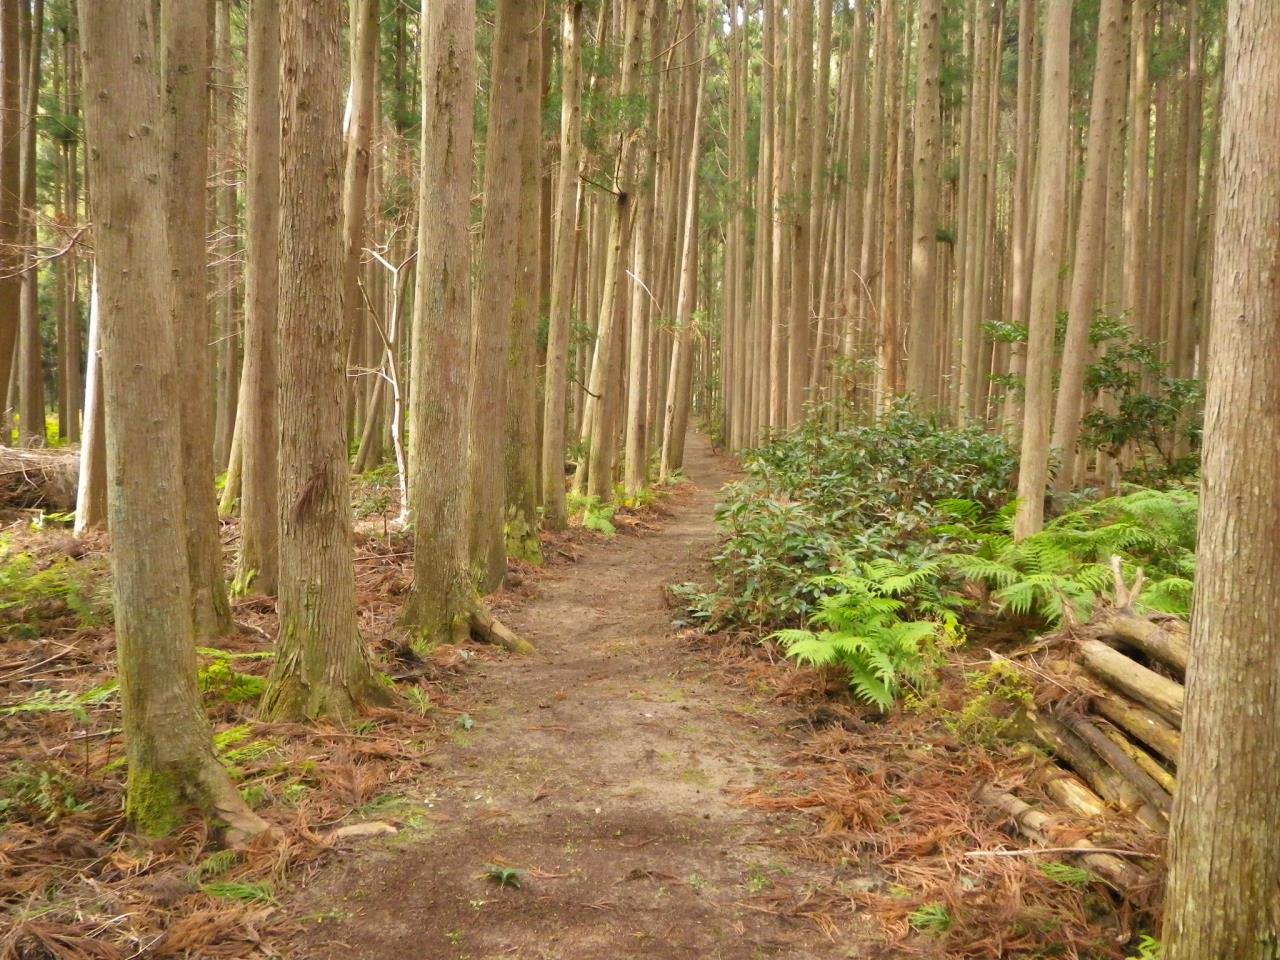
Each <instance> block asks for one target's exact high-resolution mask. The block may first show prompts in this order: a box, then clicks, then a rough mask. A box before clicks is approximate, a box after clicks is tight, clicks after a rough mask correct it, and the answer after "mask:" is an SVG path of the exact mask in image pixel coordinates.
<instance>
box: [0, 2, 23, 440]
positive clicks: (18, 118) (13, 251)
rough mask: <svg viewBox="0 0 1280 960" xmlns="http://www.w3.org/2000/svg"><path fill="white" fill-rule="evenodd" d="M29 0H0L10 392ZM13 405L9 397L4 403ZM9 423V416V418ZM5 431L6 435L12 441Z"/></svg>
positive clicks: (3, 281) (18, 299) (0, 140)
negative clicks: (23, 36)
mask: <svg viewBox="0 0 1280 960" xmlns="http://www.w3.org/2000/svg"><path fill="white" fill-rule="evenodd" d="M22 3H23V0H0V389H2V390H4V391H5V396H6V397H7V396H8V390H9V382H10V380H11V379H12V376H13V373H14V359H15V352H16V349H17V346H18V329H19V316H20V313H21V310H22V255H21V248H20V245H19V241H20V238H21V235H20V229H19V221H20V219H21V211H22V204H21V196H22V129H23V126H24V123H23V116H22V54H21V49H22V47H21V43H20V38H19V30H18V25H19V22H20V20H21V12H22ZM4 406H5V407H6V410H7V407H8V403H7V401H6V403H5V404H4ZM4 421H5V423H6V424H8V423H9V419H8V417H7V415H6V417H5V418H4ZM9 439H10V438H9V437H8V436H5V437H4V441H5V442H6V443H7V442H9Z"/></svg>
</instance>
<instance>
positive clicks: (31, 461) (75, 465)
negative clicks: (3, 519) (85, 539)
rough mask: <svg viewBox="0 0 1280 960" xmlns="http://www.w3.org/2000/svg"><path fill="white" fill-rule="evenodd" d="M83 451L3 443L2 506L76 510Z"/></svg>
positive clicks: (0, 450)
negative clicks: (18, 446) (19, 448)
mask: <svg viewBox="0 0 1280 960" xmlns="http://www.w3.org/2000/svg"><path fill="white" fill-rule="evenodd" d="M79 473H80V455H79V453H78V452H77V451H75V450H67V449H62V448H55V449H48V450H18V449H15V448H13V447H5V446H0V506H4V507H8V508H10V509H22V510H34V509H41V510H73V509H75V505H76V481H77V478H78V477H79Z"/></svg>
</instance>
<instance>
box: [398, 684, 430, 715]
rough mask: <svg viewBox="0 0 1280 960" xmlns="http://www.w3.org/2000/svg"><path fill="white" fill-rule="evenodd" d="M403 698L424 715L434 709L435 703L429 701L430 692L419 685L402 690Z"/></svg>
mask: <svg viewBox="0 0 1280 960" xmlns="http://www.w3.org/2000/svg"><path fill="white" fill-rule="evenodd" d="M404 698H405V699H406V700H408V701H409V702H410V703H411V704H413V706H414V709H416V710H417V711H418V713H420V714H422V715H423V716H424V717H425V716H426V715H427V714H428V713H430V712H431V711H432V710H434V709H435V704H433V703H432V702H431V694H429V693H427V691H426V690H423V689H422V688H421V687H409V688H408V689H407V690H405V691H404Z"/></svg>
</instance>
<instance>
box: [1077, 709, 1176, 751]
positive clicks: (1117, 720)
mask: <svg viewBox="0 0 1280 960" xmlns="http://www.w3.org/2000/svg"><path fill="white" fill-rule="evenodd" d="M1091 703H1092V706H1093V710H1094V712H1095V713H1097V714H1098V715H1100V716H1103V717H1106V718H1107V719H1108V720H1110V721H1111V722H1112V723H1114V724H1115V725H1116V726H1117V727H1119V728H1120V729H1121V730H1123V731H1125V733H1127V734H1129V736H1131V737H1133V738H1134V739H1136V740H1140V741H1142V742H1143V743H1145V744H1146V745H1147V746H1148V747H1150V748H1151V749H1152V750H1154V751H1155V752H1156V753H1158V754H1159V755H1160V756H1162V757H1163V758H1164V759H1165V760H1167V761H1168V762H1169V763H1171V764H1173V765H1174V766H1175V767H1177V765H1178V756H1179V754H1180V753H1181V752H1182V734H1180V733H1179V732H1178V731H1177V729H1176V728H1174V727H1173V726H1172V725H1171V724H1170V723H1169V722H1168V721H1166V720H1165V719H1164V718H1162V717H1160V716H1157V715H1156V714H1154V713H1152V712H1151V711H1150V710H1148V709H1147V708H1146V707H1141V706H1138V705H1137V704H1136V703H1130V702H1129V701H1128V700H1125V699H1123V698H1122V697H1115V696H1096V697H1094V698H1093V699H1092V701H1091Z"/></svg>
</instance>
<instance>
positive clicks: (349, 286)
mask: <svg viewBox="0 0 1280 960" xmlns="http://www.w3.org/2000/svg"><path fill="white" fill-rule="evenodd" d="M352 17H353V19H352V23H351V89H350V95H349V102H348V104H347V111H348V112H347V118H346V121H347V122H346V166H345V172H344V175H343V180H342V246H343V251H344V257H343V261H342V297H343V303H344V304H345V307H346V327H345V330H344V332H343V338H344V339H343V344H344V345H345V344H346V343H347V342H348V341H350V340H351V338H352V337H354V336H355V335H356V332H357V330H358V329H359V318H360V317H361V315H362V314H363V313H364V298H363V297H362V296H361V295H360V261H361V260H362V258H363V255H364V242H365V212H366V206H367V204H366V200H367V197H368V194H369V167H370V155H371V150H370V146H371V143H372V141H373V101H374V95H375V93H376V91H377V89H378V77H377V73H376V69H377V63H378V57H377V54H378V0H356V2H355V5H354V7H353V8H352ZM343 351H344V354H345V352H346V348H345V346H344V348H343ZM344 383H345V381H344Z"/></svg>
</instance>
